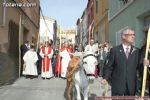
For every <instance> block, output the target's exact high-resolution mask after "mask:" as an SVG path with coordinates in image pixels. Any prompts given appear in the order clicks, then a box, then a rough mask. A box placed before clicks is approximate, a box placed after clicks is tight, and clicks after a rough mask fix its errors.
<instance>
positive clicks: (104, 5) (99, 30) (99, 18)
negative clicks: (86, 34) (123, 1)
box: [93, 0, 109, 43]
mask: <svg viewBox="0 0 150 100" xmlns="http://www.w3.org/2000/svg"><path fill="white" fill-rule="evenodd" d="M93 38H94V40H95V41H98V42H101V43H104V42H105V41H109V27H108V0H94V36H93Z"/></svg>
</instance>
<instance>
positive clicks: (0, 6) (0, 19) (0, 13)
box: [0, 0, 4, 25]
mask: <svg viewBox="0 0 150 100" xmlns="http://www.w3.org/2000/svg"><path fill="white" fill-rule="evenodd" d="M0 4H1V5H0V15H2V16H0V25H2V24H3V10H4V7H3V5H2V4H3V0H0Z"/></svg>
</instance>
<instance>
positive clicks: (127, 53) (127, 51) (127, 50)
mask: <svg viewBox="0 0 150 100" xmlns="http://www.w3.org/2000/svg"><path fill="white" fill-rule="evenodd" d="M125 53H126V57H127V59H128V56H129V48H128V47H127V48H126V52H125Z"/></svg>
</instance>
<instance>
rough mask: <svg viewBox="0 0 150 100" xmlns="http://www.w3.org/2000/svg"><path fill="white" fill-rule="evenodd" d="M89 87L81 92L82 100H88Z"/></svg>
mask: <svg viewBox="0 0 150 100" xmlns="http://www.w3.org/2000/svg"><path fill="white" fill-rule="evenodd" d="M88 93H89V86H88V87H86V88H85V90H84V91H83V96H84V100H88Z"/></svg>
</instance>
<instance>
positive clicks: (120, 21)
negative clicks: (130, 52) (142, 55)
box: [108, 0, 150, 47]
mask: <svg viewBox="0 0 150 100" xmlns="http://www.w3.org/2000/svg"><path fill="white" fill-rule="evenodd" d="M108 19H109V32H110V37H111V38H110V42H111V43H112V45H118V44H120V43H121V39H120V32H121V30H122V29H123V28H125V27H132V28H133V29H134V30H135V33H136V35H135V36H136V37H135V45H136V46H137V47H141V46H142V45H143V42H144V41H145V34H147V30H148V26H149V25H150V3H149V0H109V17H108Z"/></svg>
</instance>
